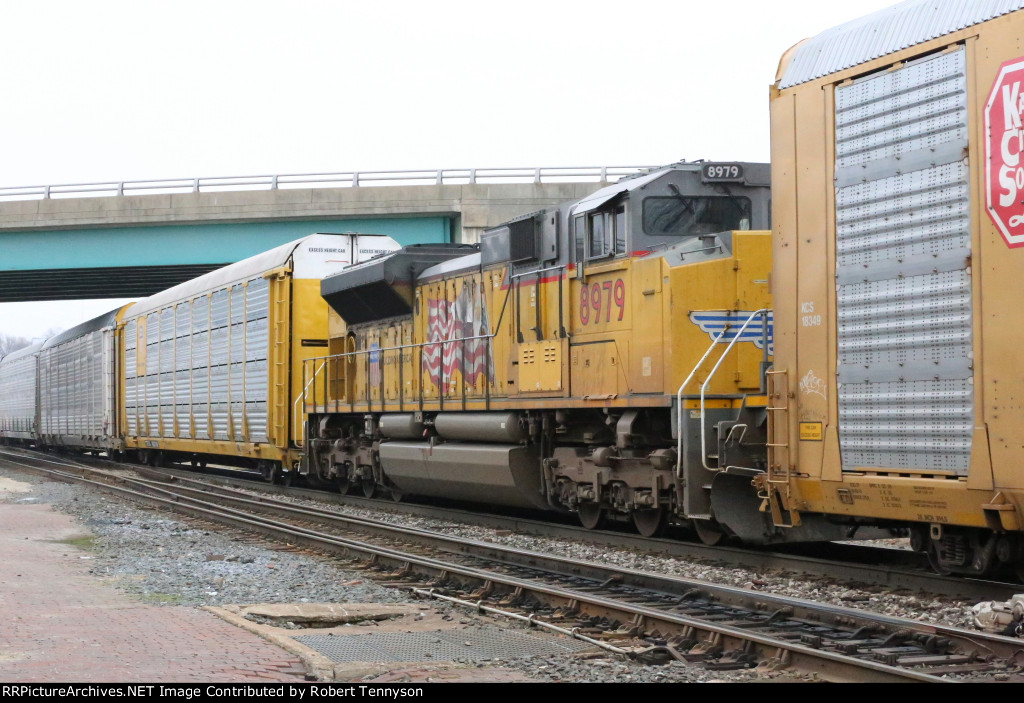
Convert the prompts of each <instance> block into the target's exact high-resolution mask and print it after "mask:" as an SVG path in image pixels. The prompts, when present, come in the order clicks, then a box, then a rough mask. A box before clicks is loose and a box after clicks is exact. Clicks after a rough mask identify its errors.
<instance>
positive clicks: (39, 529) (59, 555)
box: [0, 503, 305, 683]
mask: <svg viewBox="0 0 1024 703" xmlns="http://www.w3.org/2000/svg"><path fill="white" fill-rule="evenodd" d="M81 534H82V532H81V530H80V529H79V528H77V527H76V526H75V524H74V522H73V520H72V518H70V517H68V516H66V515H63V514H60V513H57V512H54V511H53V510H51V509H50V507H49V506H46V505H40V504H30V503H0V681H4V682H17V683H43V682H51V683H53V682H60V683H100V682H103V683H151V682H152V683H162V682H181V683H186V682H199V683H234V682H250V683H252V682H274V681H289V682H293V683H294V682H299V681H302V680H303V675H304V673H305V670H304V668H303V666H302V663H301V661H300V660H299V659H298V658H297V657H295V656H293V655H291V654H289V653H288V652H286V651H284V650H283V649H280V648H279V647H277V646H275V645H273V644H271V643H269V642H267V641H265V640H263V639H262V638H260V637H259V636H257V635H255V634H253V633H251V632H247V631H245V630H242V629H239V628H237V627H234V626H233V625H231V624H229V623H227V622H225V621H223V620H221V619H220V618H218V617H216V616H214V615H212V614H210V613H208V612H205V611H203V610H200V609H198V608H190V607H184V606H157V605H149V604H146V603H144V602H140V601H139V600H137V599H135V598H134V597H132V596H130V595H128V594H125V593H122V592H120V591H118V590H116V589H115V588H113V587H112V586H109V585H107V584H105V583H103V581H101V580H100V579H99V578H96V577H95V576H92V575H90V574H89V573H88V571H89V568H90V566H91V565H92V564H93V563H94V562H92V561H91V560H89V559H88V558H83V557H87V556H88V553H87V552H83V551H80V550H79V549H77V548H75V547H73V546H71V545H68V544H66V543H62V542H60V540H63V539H67V538H69V537H72V536H75V535H81Z"/></svg>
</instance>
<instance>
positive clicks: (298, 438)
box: [292, 359, 327, 447]
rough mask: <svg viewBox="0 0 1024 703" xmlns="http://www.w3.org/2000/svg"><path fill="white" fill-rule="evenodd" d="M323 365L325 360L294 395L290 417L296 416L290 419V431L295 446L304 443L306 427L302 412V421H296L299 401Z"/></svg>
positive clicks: (325, 364) (302, 445) (300, 445)
mask: <svg viewBox="0 0 1024 703" xmlns="http://www.w3.org/2000/svg"><path fill="white" fill-rule="evenodd" d="M306 361H312V359H307V360H306ZM325 366H327V362H326V361H325V362H324V363H322V364H320V368H319V369H316V370H315V371H313V377H312V378H310V379H309V383H307V384H306V385H304V386H303V387H302V391H300V392H299V395H297V396H295V402H294V403H292V417H293V418H296V419H295V420H293V421H292V433H293V434H292V436H293V437H295V446H296V447H304V446H305V445H306V427H305V425H306V416H305V415H304V414H303V415H301V417H302V422H301V423H300V422H298V421H297V420H298V418H299V417H300V413H299V403H300V402H302V401H303V400H305V398H306V391H307V390H309V387H310V385H311V384H312V383H313V381H314V380H316V377H317V374H319V373H320V372H321V371H322V370H323V369H324V367H325ZM303 367H305V364H303ZM296 425H298V426H296ZM295 430H299V431H298V432H296V431H295Z"/></svg>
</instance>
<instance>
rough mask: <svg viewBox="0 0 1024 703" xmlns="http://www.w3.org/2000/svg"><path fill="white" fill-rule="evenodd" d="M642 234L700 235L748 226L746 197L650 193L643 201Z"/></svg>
mask: <svg viewBox="0 0 1024 703" xmlns="http://www.w3.org/2000/svg"><path fill="white" fill-rule="evenodd" d="M643 228H644V234H653V235H675V236H686V235H700V234H714V233H716V232H726V231H730V230H737V229H738V230H747V229H750V198H743V197H738V196H728V195H712V196H702V197H694V196H687V195H671V196H651V197H648V198H644V201H643Z"/></svg>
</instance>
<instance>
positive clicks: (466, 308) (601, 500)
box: [300, 162, 841, 542]
mask: <svg viewBox="0 0 1024 703" xmlns="http://www.w3.org/2000/svg"><path fill="white" fill-rule="evenodd" d="M768 210H769V189H768V166H767V165H766V164H753V163H731V164H724V163H710V162H697V163H680V164H675V165H672V166H670V167H666V168H663V169H657V170H654V171H652V172H650V173H647V174H644V175H641V176H637V177H634V178H631V179H625V180H623V181H621V182H619V183H617V184H615V185H612V186H609V187H606V188H604V189H602V190H599V191H597V192H596V193H594V194H592V195H590V196H588V197H587V198H585V199H583V200H581V201H577V202H572V203H568V204H566V205H563V206H561V207H558V208H555V209H552V210H549V211H545V212H540V213H535V214H532V215H528V216H524V217H521V218H519V219H516V220H513V221H511V222H508V223H506V224H505V225H502V226H500V227H497V228H494V229H491V230H489V231H487V232H485V233H484V234H483V236H482V240H481V244H480V245H479V246H475V245H455V244H453V245H419V246H412V247H406V248H404V249H402V250H400V251H398V252H394V253H392V254H388V255H386V256H382V257H378V258H377V259H375V260H372V261H369V262H366V263H364V264H361V265H358V266H352V267H349V268H346V269H345V270H343V271H341V272H340V273H337V274H335V275H332V276H329V277H327V278H325V279H324V280H323V282H322V284H321V293H322V295H323V297H324V298H325V299H326V300H327V302H328V304H329V306H330V307H331V313H330V325H329V329H330V340H329V344H330V350H329V351H330V352H331V353H330V354H329V355H327V356H324V357H319V358H314V359H310V360H308V361H307V362H306V364H305V371H304V375H303V388H304V393H303V406H304V408H305V412H306V414H307V427H306V431H305V433H304V434H305V438H306V439H305V442H306V446H305V449H306V456H305V459H304V462H305V464H304V466H303V467H302V469H300V471H302V472H304V473H306V475H307V476H308V477H309V479H310V481H312V482H314V483H317V484H320V485H326V484H335V485H338V486H340V487H342V488H346V489H347V488H348V487H350V486H352V485H353V484H357V485H359V486H361V487H362V489H363V491H364V492H365V493H366V494H367V495H373V494H374V493H378V492H383V491H387V492H390V493H391V495H393V496H394V497H400V496H402V495H405V494H417V495H429V496H441V497H447V498H456V499H462V500H469V501H477V502H481V503H491V504H495V503H498V504H506V505H517V506H531V507H539V508H547V509H555V510H568V511H573V512H575V513H577V514H578V516H579V519H580V521H581V522H582V523H583V524H584V525H586V526H588V527H596V526H597V525H598V524H599V523H600V522H601V521H602V520H603V519H605V518H618V519H631V520H632V521H633V522H634V523H635V524H636V527H637V528H638V530H639V531H640V532H641V533H642V534H645V535H653V534H655V533H657V532H658V531H659V530H660V529H661V528H662V527H663V526H664V525H665V524H666V523H667V522H670V521H671V522H676V523H683V524H688V525H692V526H694V527H695V528H697V529H698V531H699V533H700V534H701V535H702V536H703V537H704V538H705V539H706V540H708V541H717V540H718V539H719V538H720V537H721V535H722V534H736V535H739V536H742V537H743V538H744V539H747V540H749V541H755V542H765V541H776V540H779V539H787V538H791V537H792V536H793V535H794V533H793V532H792V531H785V530H779V529H776V528H775V527H774V526H773V525H772V524H771V521H770V520H767V519H763V518H760V517H759V516H758V513H757V507H758V498H757V495H756V493H754V491H753V489H752V487H751V476H752V475H755V474H759V473H762V472H763V471H764V469H765V454H764V449H765V447H764V445H765V429H766V424H765V423H766V416H767V409H766V398H765V396H764V392H763V388H762V385H763V379H764V377H763V371H764V370H765V369H766V367H767V366H768V364H769V363H770V360H771V326H772V318H771V313H770V310H769V308H770V307H771V305H770V298H769V292H768V291H769V271H770V246H771V244H770V233H769V232H767V231H765V227H767V225H768V218H769V213H768ZM740 467H742V468H740ZM721 501H725V503H724V504H722V503H721ZM737 502H739V503H741V504H742V505H743V508H742V509H730V510H724V509H723V505H726V504H728V505H732V504H734V503H737ZM716 503H718V504H717V505H716ZM750 506H752V510H747V511H746V512H748V513H752V515H743V517H742V518H740V519H737V520H734V521H732V522H730V521H729V520H727V519H724V515H725V514H726V512H735V513H743V512H744V511H745V509H746V508H748V507H750ZM828 527H829V526H824V525H819V526H818V529H817V531H813V532H814V534H815V535H816V537H815V538H821V534H822V533H823V532H827V531H828ZM805 532H807V533H811V532H812V530H806V531H805ZM834 532H835V534H836V535H839V534H841V531H840V530H839V529H838V528H837V529H836V530H834Z"/></svg>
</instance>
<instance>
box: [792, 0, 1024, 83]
mask: <svg viewBox="0 0 1024 703" xmlns="http://www.w3.org/2000/svg"><path fill="white" fill-rule="evenodd" d="M1022 8H1024V0H907V2H902V3H900V4H898V5H894V6H892V7H889V8H886V9H884V10H879V11H878V12H875V13H873V14H870V15H867V16H866V17H861V18H860V19H856V20H853V21H852V22H847V23H846V24H841V25H839V26H838V27H834V28H832V29H830V30H828V31H826V32H822V33H821V34H819V35H817V36H816V37H813V38H812V39H809V40H807V41H806V42H804V43H803V44H801V45H800V46H798V47H797V48H796V50H795V51H794V52H793V58H792V60H791V61H790V62H789V65H788V66H787V67H786V71H785V73H783V74H782V80H781V81H780V82H779V88H789V87H790V86H794V85H798V84H800V83H805V82H807V81H810V80H814V79H815V78H821V77H822V76H827V75H828V74H830V73H835V72H836V71H841V70H843V69H845V68H850V67H851V66H856V65H857V64H861V63H864V62H865V61H870V60H872V59H877V58H878V57H880V56H885V55H886V54H891V53H892V52H894V51H899V50H900V49H905V48H907V47H909V46H913V45H915V44H920V43H921V42H926V41H928V40H930V39H935V38H936V37H941V36H942V35H944V34H950V33H952V32H955V31H958V30H960V29H964V28H965V27H970V26H971V25H974V24H978V23H980V22H984V21H986V20H990V19H992V18H993V17H998V16H1000V15H1005V14H1006V13H1008V12H1013V11H1014V10H1020V9H1022Z"/></svg>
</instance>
